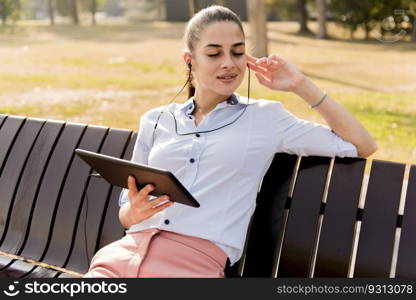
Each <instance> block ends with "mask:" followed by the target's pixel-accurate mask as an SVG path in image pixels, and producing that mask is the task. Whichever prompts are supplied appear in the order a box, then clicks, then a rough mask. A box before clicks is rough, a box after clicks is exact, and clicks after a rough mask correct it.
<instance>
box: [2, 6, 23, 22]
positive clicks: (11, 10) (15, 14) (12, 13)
mask: <svg viewBox="0 0 416 300" xmlns="http://www.w3.org/2000/svg"><path fill="white" fill-rule="evenodd" d="M21 8H22V7H21V3H20V1H19V0H0V15H1V22H2V25H3V26H5V25H6V24H7V20H8V19H11V20H12V21H13V22H15V21H17V20H18V19H19V17H20V11H21Z"/></svg>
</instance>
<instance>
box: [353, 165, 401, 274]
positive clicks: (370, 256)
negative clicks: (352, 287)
mask: <svg viewBox="0 0 416 300" xmlns="http://www.w3.org/2000/svg"><path fill="white" fill-rule="evenodd" d="M404 170H405V165H404V164H399V163H393V162H386V161H379V160H373V163H372V166H371V172H370V179H369V183H368V189H367V195H366V200H365V207H364V213H363V220H362V225H361V230H360V237H359V241H358V249H357V258H356V262H355V271H354V277H389V274H390V268H391V262H392V255H393V244H394V236H395V231H396V224H397V215H398V209H399V202H400V193H401V188H402V183H403V175H404Z"/></svg>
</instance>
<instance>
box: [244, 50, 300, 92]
mask: <svg viewBox="0 0 416 300" xmlns="http://www.w3.org/2000/svg"><path fill="white" fill-rule="evenodd" d="M246 56H247V64H248V67H249V68H250V69H251V70H253V71H254V72H256V73H255V74H256V77H257V79H258V81H259V82H260V84H262V85H264V86H266V87H268V88H270V89H272V90H276V91H287V92H293V91H294V90H295V89H296V88H297V87H298V86H299V84H300V83H302V82H303V81H304V80H305V78H306V76H305V75H303V74H302V72H300V71H299V70H298V68H296V67H295V66H294V65H292V64H291V63H289V62H287V61H285V60H284V59H283V58H281V57H279V56H276V55H274V54H272V55H269V57H262V58H255V57H253V56H250V55H248V54H247V55H246Z"/></svg>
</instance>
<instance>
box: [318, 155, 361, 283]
mask: <svg viewBox="0 0 416 300" xmlns="http://www.w3.org/2000/svg"><path fill="white" fill-rule="evenodd" d="M365 162H366V161H365V160H364V159H357V158H339V157H337V158H335V162H334V166H333V169H332V175H331V181H330V184H329V188H328V196H327V200H326V206H325V212H324V217H323V221H322V227H321V233H320V238H319V245H318V253H317V257H316V263H315V272H314V277H347V276H348V267H349V262H350V258H351V253H352V246H353V238H354V228H355V223H356V216H357V209H358V203H359V200H360V192H361V184H362V180H363V175H364V169H365Z"/></svg>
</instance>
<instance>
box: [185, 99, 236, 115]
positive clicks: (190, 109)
mask: <svg viewBox="0 0 416 300" xmlns="http://www.w3.org/2000/svg"><path fill="white" fill-rule="evenodd" d="M238 103H241V102H240V97H239V96H238V95H237V94H232V95H231V96H230V97H228V99H227V100H225V101H222V102H220V103H218V104H217V106H215V108H214V109H218V108H223V107H227V106H230V105H236V104H238ZM194 108H195V101H194V97H193V96H192V97H191V98H189V99H188V100H187V101H186V102H185V103H182V104H180V106H179V107H178V108H177V110H181V111H183V112H184V113H185V114H186V115H188V116H189V115H190V114H191V113H192V112H193V110H194Z"/></svg>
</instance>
